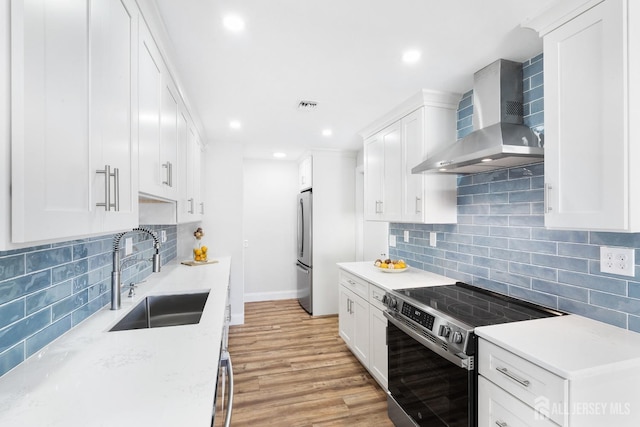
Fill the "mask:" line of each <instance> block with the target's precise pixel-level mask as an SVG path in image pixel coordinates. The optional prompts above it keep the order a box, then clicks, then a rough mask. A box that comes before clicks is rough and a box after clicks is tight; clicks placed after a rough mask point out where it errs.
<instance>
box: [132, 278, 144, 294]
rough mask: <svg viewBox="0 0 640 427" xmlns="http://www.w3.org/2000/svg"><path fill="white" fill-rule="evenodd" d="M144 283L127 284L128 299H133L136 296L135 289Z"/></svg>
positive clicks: (142, 281)
mask: <svg viewBox="0 0 640 427" xmlns="http://www.w3.org/2000/svg"><path fill="white" fill-rule="evenodd" d="M144 282H146V280H141V281H139V282H131V283H129V298H133V297H134V296H135V295H136V288H137V287H138V284H140V283H144Z"/></svg>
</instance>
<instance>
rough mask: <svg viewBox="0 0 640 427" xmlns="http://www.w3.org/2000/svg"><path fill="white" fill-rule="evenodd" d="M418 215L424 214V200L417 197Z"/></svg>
mask: <svg viewBox="0 0 640 427" xmlns="http://www.w3.org/2000/svg"><path fill="white" fill-rule="evenodd" d="M416 213H422V198H420V197H417V196H416Z"/></svg>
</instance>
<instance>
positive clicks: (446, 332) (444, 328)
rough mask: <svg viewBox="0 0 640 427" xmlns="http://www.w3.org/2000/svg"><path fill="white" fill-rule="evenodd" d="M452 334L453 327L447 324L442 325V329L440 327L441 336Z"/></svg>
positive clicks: (439, 333)
mask: <svg viewBox="0 0 640 427" xmlns="http://www.w3.org/2000/svg"><path fill="white" fill-rule="evenodd" d="M449 334H451V328H450V327H448V326H447V325H440V329H438V335H440V336H441V337H448V336H449Z"/></svg>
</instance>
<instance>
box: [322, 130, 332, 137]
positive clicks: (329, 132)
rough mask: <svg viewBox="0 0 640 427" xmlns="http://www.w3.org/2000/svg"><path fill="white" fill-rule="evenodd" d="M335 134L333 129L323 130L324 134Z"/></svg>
mask: <svg viewBox="0 0 640 427" xmlns="http://www.w3.org/2000/svg"><path fill="white" fill-rule="evenodd" d="M331 135H333V131H332V130H331V129H324V130H323V131H322V136H331Z"/></svg>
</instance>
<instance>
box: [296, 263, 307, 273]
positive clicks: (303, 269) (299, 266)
mask: <svg viewBox="0 0 640 427" xmlns="http://www.w3.org/2000/svg"><path fill="white" fill-rule="evenodd" d="M296 267H298V270H300V271H302V272H303V273H304V274H309V269H308V268H304V267H303V266H301V265H300V264H296Z"/></svg>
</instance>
